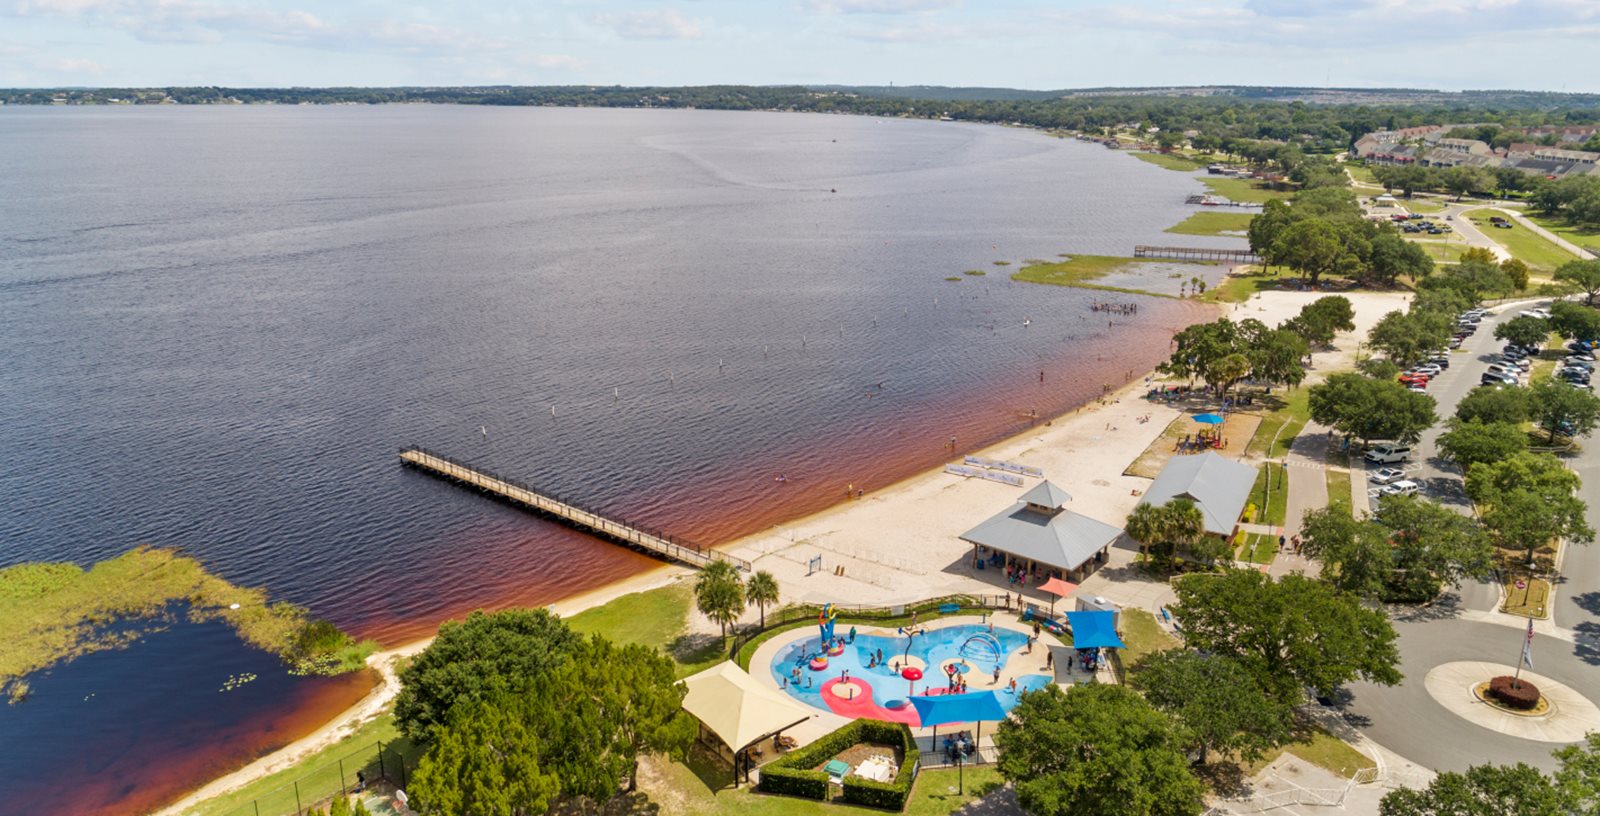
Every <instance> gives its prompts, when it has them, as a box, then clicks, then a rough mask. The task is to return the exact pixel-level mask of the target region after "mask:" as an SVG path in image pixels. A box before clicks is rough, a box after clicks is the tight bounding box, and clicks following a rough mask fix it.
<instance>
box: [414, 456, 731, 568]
mask: <svg viewBox="0 0 1600 816" xmlns="http://www.w3.org/2000/svg"><path fill="white" fill-rule="evenodd" d="M400 462H401V464H403V465H407V466H409V467H413V468H416V469H418V470H421V471H424V472H426V473H429V474H431V475H434V476H438V477H440V478H442V479H448V480H449V481H452V482H456V483H457V484H460V485H463V486H465V487H470V488H473V489H476V490H480V491H483V492H484V493H488V494H490V495H491V496H494V497H496V498H499V499H504V500H506V501H509V502H512V503H514V504H517V505H520V506H522V507H525V508H527V509H529V510H533V511H534V512H537V513H540V514H542V515H546V516H551V517H553V518H556V519H559V520H561V521H564V522H566V523H568V524H570V525H572V526H574V527H578V528H580V529H583V530H587V531H589V532H591V533H594V534H596V535H598V536H601V537H603V538H607V539H610V540H612V541H615V542H618V543H620V544H625V545H627V546H629V547H633V548H635V549H638V550H642V551H644V552H646V553H649V554H651V555H654V556H657V557H660V558H665V559H667V560H668V561H676V562H678V563H680V564H687V565H689V566H691V567H705V566H708V565H709V564H710V563H711V562H712V561H726V562H728V563H730V564H732V565H734V566H735V567H737V568H739V569H741V570H744V571H746V572H749V571H750V562H749V561H746V560H745V559H743V558H739V557H737V556H733V555H728V554H727V553H724V552H719V551H717V550H713V549H709V548H706V547H701V546H700V545H698V544H694V543H691V542H688V541H682V540H679V539H678V538H675V537H673V536H671V535H666V534H664V533H661V532H660V531H652V530H646V529H645V528H643V527H640V526H638V525H635V524H629V523H627V522H624V521H618V520H615V519H610V518H606V517H605V516H602V515H600V514H599V513H596V512H594V511H592V510H586V509H584V508H583V507H580V506H578V505H576V504H573V503H572V502H570V501H566V500H563V499H562V498H560V497H559V496H557V497H551V496H546V495H544V494H543V493H540V492H539V491H537V490H535V489H533V488H532V487H529V486H527V485H524V484H521V483H519V482H516V481H513V480H511V479H507V478H504V477H501V476H496V475H494V474H493V473H490V472H488V471H485V470H483V469H481V468H475V467H473V466H471V465H468V464H465V463H462V462H457V461H455V460H453V459H451V458H449V457H447V456H441V455H439V454H437V453H433V452H431V451H427V450H424V449H422V448H418V447H410V448H403V449H401V451H400Z"/></svg>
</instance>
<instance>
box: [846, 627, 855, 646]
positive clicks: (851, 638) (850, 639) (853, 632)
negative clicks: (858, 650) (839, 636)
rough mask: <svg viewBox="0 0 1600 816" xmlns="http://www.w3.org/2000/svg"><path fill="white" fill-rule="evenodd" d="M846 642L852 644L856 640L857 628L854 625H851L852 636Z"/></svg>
mask: <svg viewBox="0 0 1600 816" xmlns="http://www.w3.org/2000/svg"><path fill="white" fill-rule="evenodd" d="M846 642H847V643H850V644H852V645H853V644H854V643H855V642H856V628H855V627H854V626H852V627H850V638H849V640H848V641H846Z"/></svg>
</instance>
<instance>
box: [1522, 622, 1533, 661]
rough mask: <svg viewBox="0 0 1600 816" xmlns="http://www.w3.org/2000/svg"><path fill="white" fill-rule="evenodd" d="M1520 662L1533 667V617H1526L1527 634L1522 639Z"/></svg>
mask: <svg viewBox="0 0 1600 816" xmlns="http://www.w3.org/2000/svg"><path fill="white" fill-rule="evenodd" d="M1522 662H1524V663H1526V664H1528V668H1530V669H1531V668H1533V618H1528V636H1527V637H1525V638H1523V639H1522Z"/></svg>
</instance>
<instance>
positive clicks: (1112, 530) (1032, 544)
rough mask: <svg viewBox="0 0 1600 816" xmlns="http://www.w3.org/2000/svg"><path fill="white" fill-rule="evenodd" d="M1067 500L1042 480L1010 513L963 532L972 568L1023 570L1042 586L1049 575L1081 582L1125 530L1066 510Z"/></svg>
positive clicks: (1051, 484)
mask: <svg viewBox="0 0 1600 816" xmlns="http://www.w3.org/2000/svg"><path fill="white" fill-rule="evenodd" d="M1069 501H1072V496H1071V495H1069V494H1068V493H1067V491H1065V490H1062V489H1061V488H1059V487H1057V486H1056V485H1055V484H1053V483H1051V482H1049V481H1044V482H1040V483H1039V484H1038V485H1036V486H1034V487H1033V488H1032V489H1031V490H1029V491H1027V492H1026V493H1023V494H1022V496H1021V497H1020V498H1018V499H1017V501H1016V503H1015V504H1012V505H1011V507H1010V508H1008V509H1007V510H1005V511H1003V512H1001V513H999V514H997V515H995V516H994V517H992V518H990V519H989V520H988V521H985V522H983V523H982V524H979V525H978V526H976V527H974V528H972V529H971V530H968V531H966V532H965V533H962V535H961V540H962V541H965V542H967V543H969V544H971V545H972V561H973V565H974V566H976V567H977V568H979V569H984V568H985V565H993V566H996V567H999V566H1001V565H1002V564H1003V565H1004V567H1006V568H1010V567H1022V568H1023V569H1025V570H1027V571H1028V574H1029V575H1031V576H1033V577H1034V578H1037V579H1038V583H1043V582H1044V580H1045V579H1047V578H1051V577H1060V578H1063V579H1065V580H1067V581H1072V582H1078V581H1081V580H1083V577H1084V576H1086V575H1088V574H1089V573H1090V572H1091V571H1093V568H1094V567H1093V565H1094V563H1097V562H1100V561H1104V560H1105V557H1106V553H1107V551H1109V550H1110V549H1111V545H1112V544H1113V543H1115V542H1116V540H1117V537H1118V536H1121V535H1122V530H1120V529H1118V528H1116V527H1112V526H1111V525H1109V524H1106V523H1104V522H1101V521H1096V520H1094V519H1092V518H1089V517H1088V516H1085V515H1083V514H1081V513H1074V512H1072V511H1071V510H1068V509H1067V508H1066V504H1067V502H1069ZM1029 583H1030V584H1032V585H1034V586H1037V584H1036V583H1034V581H1033V580H1031V579H1030V581H1029Z"/></svg>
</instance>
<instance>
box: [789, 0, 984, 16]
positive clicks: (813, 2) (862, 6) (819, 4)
mask: <svg viewBox="0 0 1600 816" xmlns="http://www.w3.org/2000/svg"><path fill="white" fill-rule="evenodd" d="M960 5H961V0H807V2H806V8H808V9H810V10H812V11H814V12H818V13H820V14H918V13H921V12H927V11H942V10H944V9H949V8H955V7H957V6H960Z"/></svg>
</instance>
